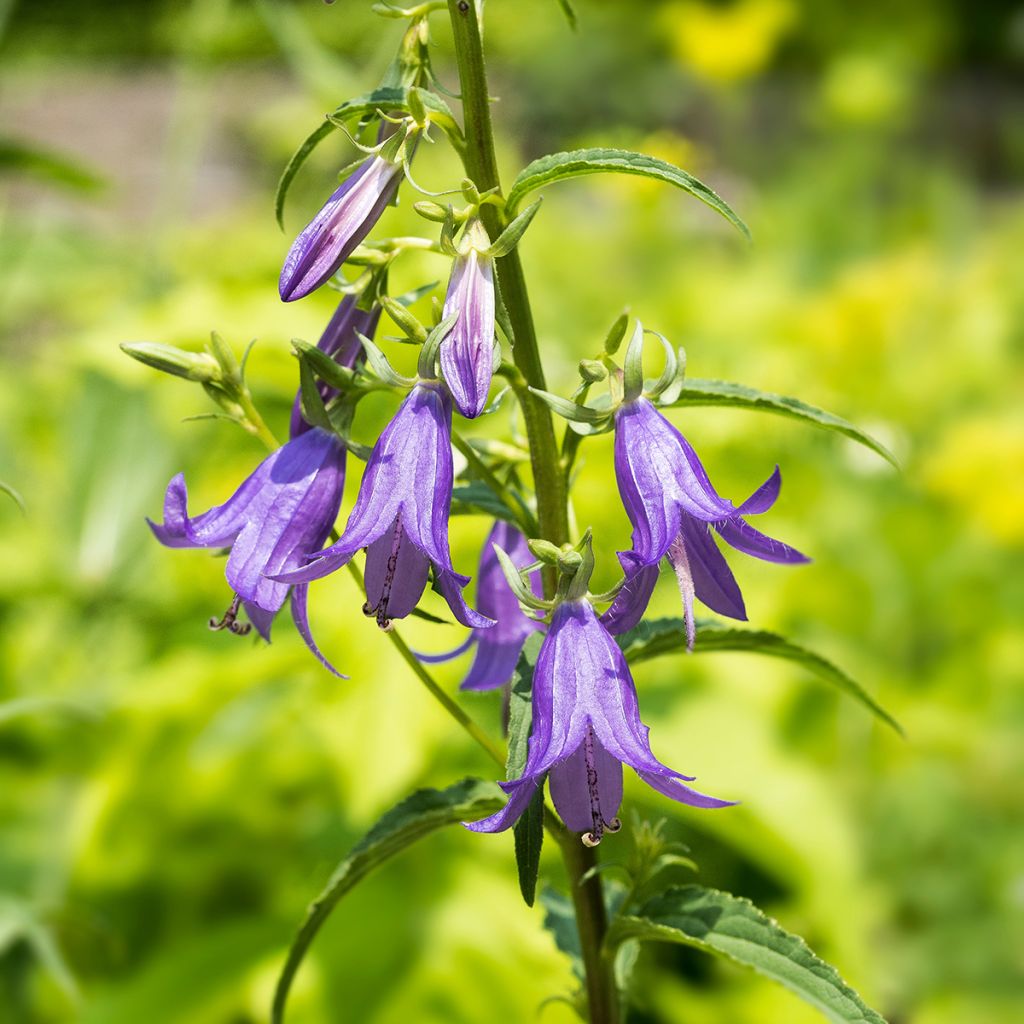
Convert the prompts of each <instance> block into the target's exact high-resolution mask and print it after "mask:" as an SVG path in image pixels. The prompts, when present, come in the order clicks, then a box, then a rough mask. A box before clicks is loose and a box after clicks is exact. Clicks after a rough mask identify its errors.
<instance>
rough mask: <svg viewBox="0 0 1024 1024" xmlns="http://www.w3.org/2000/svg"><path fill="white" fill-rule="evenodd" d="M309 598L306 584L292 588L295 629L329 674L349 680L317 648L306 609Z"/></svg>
mask: <svg viewBox="0 0 1024 1024" xmlns="http://www.w3.org/2000/svg"><path fill="white" fill-rule="evenodd" d="M308 596H309V586H308V584H305V583H300V584H298V585H297V586H294V587H292V619H293V620H294V622H295V628H296V629H297V630H298V631H299V636H301V637H302V639H303V640H304V641H305V642H306V646H307V647H308V648H309V649H310V651H312V652H313V654H314V655H315V656H316V659H317V661H319V662H320V664H321V665H323V667H324V668H325V669H327V671H328V672H332V673H333V674H334V675H336V676H338V677H339V678H340V679H348V676H345V675H342V674H341V673H340V672H339V671H338V670H337V669H336V668H335V667H334V666H333V665H332V664H331V663H330V662H329V661H328V660H327V659H326V658H325V657H324V655H323V653H322V652H321V650H320V648H319V647H317V645H316V641H315V640H314V639H313V633H312V632H311V630H310V628H309V613H308V611H307V609H306V599H307V597H308Z"/></svg>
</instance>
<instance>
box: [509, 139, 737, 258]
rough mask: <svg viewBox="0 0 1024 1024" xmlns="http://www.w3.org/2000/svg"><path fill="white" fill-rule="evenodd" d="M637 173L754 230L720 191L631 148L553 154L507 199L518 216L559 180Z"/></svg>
mask: <svg viewBox="0 0 1024 1024" xmlns="http://www.w3.org/2000/svg"><path fill="white" fill-rule="evenodd" d="M602 173H617V174H636V175H640V176H641V177H644V178H654V179H656V180H657V181H664V182H666V183H667V184H669V185H675V186H676V187H677V188H681V189H682V190H683V191H684V192H689V194H690V195H691V196H693V197H694V198H696V199H699V200H700V201H701V202H702V203H704V204H706V205H707V206H710V207H711V209H712V210H714V211H715V212H716V213H720V214H721V215H722V216H723V217H724V218H725V219H726V220H727V221H729V223H730V224H732V225H734V226H735V227H737V228H739V229H740V231H742V232H743V234H744V235H746V236H747V238H749V237H750V229H749V228H748V227H747V225H746V224H744V223H743V221H742V220H741V219H740V218H739V216H738V215H737V214H736V213H735V212H734V211H733V209H732V207H731V206H729V204H728V203H727V202H726V201H725V200H724V199H723V198H722V197H721V196H720V195H718V193H717V192H714V191H713V190H712V189H710V188H708V186H707V185H705V184H704V183H703V182H702V181H698V180H697V179H696V178H695V177H694V176H693V175H692V174H687V172H686V171H684V170H682V169H681V168H679V167H675V166H673V165H672V164H670V163H666V162H665V161H664V160H659V159H658V158H657V157H653V156H646V155H645V154H643V153H633V152H631V151H630V150H628V149H606V148H595V149H576V150H573V151H571V152H567V153H551V154H549V155H548V156H542V157H541V158H540V159H538V160H534V161H533V163H530V164H527V165H526V167H524V168H523V169H522V170H521V171H520V172H519V175H518V177H517V178H516V180H515V181H514V182H513V183H512V189H511V191H510V192H509V194H508V198H507V200H506V209H507V210H508V212H509V214H514V213H515V211H516V209H517V207H518V206H519V203H520V202H521V201H522V200H523V198H524V197H525V196H527V195H529V194H530V193H531V192H533V191H535V190H536V189H538V188H544V186H545V185H550V184H552V183H554V182H556V181H565V180H566V179H567V178H578V177H580V176H581V175H584V174H602Z"/></svg>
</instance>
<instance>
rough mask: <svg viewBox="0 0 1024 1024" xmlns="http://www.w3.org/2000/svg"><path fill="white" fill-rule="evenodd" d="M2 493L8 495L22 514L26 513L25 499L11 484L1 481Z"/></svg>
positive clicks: (0, 490)
mask: <svg viewBox="0 0 1024 1024" xmlns="http://www.w3.org/2000/svg"><path fill="white" fill-rule="evenodd" d="M0 492H2V493H3V494H6V495H7V497H8V498H10V499H11V501H13V502H14V504H15V505H17V506H18V508H20V509H21V511H22V512H24V511H25V499H24V498H22V496H21V495H20V494H19V493H18V492H17V491H16V490H15V489H14V488H13V487H12V486H11V485H10V484H7V483H4V481H3V480H0Z"/></svg>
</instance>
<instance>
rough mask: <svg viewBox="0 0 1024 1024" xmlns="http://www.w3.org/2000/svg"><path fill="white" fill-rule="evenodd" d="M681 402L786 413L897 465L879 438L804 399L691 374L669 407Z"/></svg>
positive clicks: (682, 403)
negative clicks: (863, 447) (843, 436)
mask: <svg viewBox="0 0 1024 1024" xmlns="http://www.w3.org/2000/svg"><path fill="white" fill-rule="evenodd" d="M683 405H723V406H733V407H735V408H737V409H751V410H754V411H759V412H773V413H777V414H778V415H779V416H789V417H791V418H792V419H796V420H802V421H803V422H804V423H810V424H812V425H813V426H816V427H821V428H822V429H824V430H835V431H838V432H839V433H840V434H845V435H846V436H847V437H849V438H851V439H852V440H854V441H857V442H858V443H859V444H862V445H865V446H866V447H868V448H870V449H871V450H872V451H873V452H876V453H877V454H878V455H881V456H882V458H883V459H885V460H886V461H888V462H890V463H892V465H893V466H895V467H896V468H897V469H899V463H898V462H897V461H896V456H895V455H893V453H892V452H891V451H889V449H888V448H886V447H885V445H884V444H882V442H881V441H876V440H875V439H874V438H873V437H872V436H871V435H870V434H867V433H865V432H864V431H863V430H861V429H860V428H859V427H855V426H854V425H853V424H852V423H849V422H848V421H847V420H844V419H841V418H840V417H839V416H833V415H832V413H830V412H825V411H824V410H823V409H818V408H815V406H813V405H808V404H807V403H806V402H801V401H800V399H799V398H789V397H787V396H785V395H775V394H772V393H771V392H769V391H758V390H757V389H756V388H748V387H747V386H746V385H744V384H734V383H733V382H732V381H728V380H699V379H693V378H691V379H689V380H687V381H686V382H685V383H684V384H683V390H682V393H681V394H680V395H679V397H678V398H677V399H676V400H675V401H674V402H671V403H670V404H669V406H668V407H669V408H677V407H679V406H683Z"/></svg>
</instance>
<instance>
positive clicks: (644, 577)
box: [603, 397, 809, 647]
mask: <svg viewBox="0 0 1024 1024" xmlns="http://www.w3.org/2000/svg"><path fill="white" fill-rule="evenodd" d="M615 476H616V479H617V480H618V484H619V494H620V495H621V497H622V502H623V505H624V506H625V508H626V514H627V515H628V516H629V521H630V522H631V523H632V524H633V537H632V539H633V549H632V550H631V551H626V552H622V553H620V555H619V560H620V561H621V562H622V567H623V570H624V571H625V574H626V582H625V584H624V586H623V587H622V590H621V591H620V592H619V595H618V597H617V598H616V600H615V602H614V603H613V604H612V606H611V608H609V609H608V611H607V612H606V613H605V615H604V619H603V621H604V622H605V625H607V626H608V628H609V629H610V630H611V631H612V632H613V633H621V632H624V631H625V630H627V629H631V628H632V627H633V626H635V625H636V624H637V622H639V621H640V618H641V617H642V616H643V613H644V610H645V609H646V607H647V602H648V601H649V600H650V597H651V593H652V591H653V590H654V584H655V582H656V581H657V577H658V563H659V562H660V561H661V559H662V558H665V557H667V558H668V561H669V564H670V565H671V566H672V568H673V570H674V571H675V574H676V577H677V579H678V581H679V589H680V592H681V594H682V599H683V609H684V612H685V617H686V630H687V640H688V643H689V646H690V647H692V646H693V642H694V637H695V631H696V627H695V624H694V617H693V603H694V598H700V600H701V601H703V602H704V604H706V605H707V606H708V607H709V608H712V609H713V610H714V611H716V612H719V613H720V614H722V615H727V616H729V617H730V618H733V619H746V617H747V614H746V608H745V607H744V604H743V595H742V594H741V593H740V588H739V585H738V584H737V583H736V579H735V577H734V576H733V574H732V571H731V570H730V569H729V566H728V565H727V564H726V561H725V558H724V557H723V556H722V553H721V551H719V549H718V547H717V545H716V544H715V542H714V540H713V539H712V537H711V530H710V528H711V527H714V529H715V530H716V531H717V533H718V535H719V536H720V537H721V538H722V539H723V540H724V541H725V542H726V543H727V544H729V545H730V546H731V547H734V548H736V550H737V551H742V552H744V553H745V554H748V555H753V556H754V557H755V558H760V559H763V560H764V561H768V562H784V563H789V564H795V563H799V562H806V561H808V560H809V559H808V558H807V557H806V556H805V555H802V554H801V553H800V552H799V551H797V550H796V549H795V548H791V547H790V546H789V545H788V544H783V543H782V542H780V541H777V540H773V539H772V538H771V537H768V536H766V535H765V534H763V533H760V532H759V531H758V530H755V529H754V528H753V527H752V526H750V525H749V524H748V523H747V521H746V519H745V518H744V517H745V516H749V515H758V514H760V513H762V512H767V511H768V509H770V508H771V507H772V505H774V504H775V500H776V498H778V496H779V489H780V487H781V486H782V477H781V475H780V473H779V469H778V467H777V466H776V467H775V472H774V473H772V475H771V476H770V477H769V478H768V479H767V480H766V481H765V482H764V483H763V484H762V485H761V486H760V487H759V488H758V489H757V490H756V491H755V492H754V493H753V494H752V495H751V496H750V497H749V498H748V499H747V500H746V501H745V502H743V504H742V505H739V506H738V507H737V506H736V505H733V503H732V502H731V501H727V500H726V499H725V498H722V497H720V496H719V494H718V492H717V491H716V490H715V488H714V487H713V486H712V484H711V481H710V479H709V478H708V475H707V472H706V471H705V469H704V467H703V466H702V465H701V462H700V459H699V458H698V457H697V453H696V452H695V451H694V450H693V448H692V446H691V445H690V443H689V442H688V441H687V440H686V438H684V437H683V435H682V434H680V433H679V431H678V430H676V428H675V427H674V426H672V424H671V423H670V422H669V421H668V420H667V419H666V418H665V417H664V416H662V414H661V413H660V412H659V411H658V410H657V409H656V408H655V407H654V405H653V404H652V403H651V402H650V401H649V400H648V399H647V398H643V397H639V398H637V399H635V400H633V401H628V402H626V403H625V404H623V405H622V406H621V407H620V408H619V409H618V411H617V412H616V413H615Z"/></svg>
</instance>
